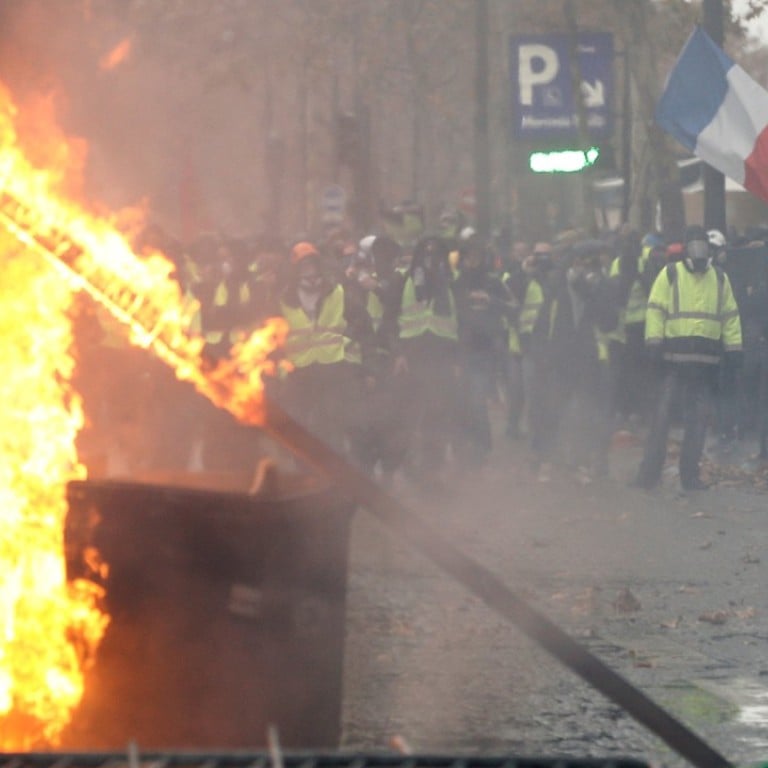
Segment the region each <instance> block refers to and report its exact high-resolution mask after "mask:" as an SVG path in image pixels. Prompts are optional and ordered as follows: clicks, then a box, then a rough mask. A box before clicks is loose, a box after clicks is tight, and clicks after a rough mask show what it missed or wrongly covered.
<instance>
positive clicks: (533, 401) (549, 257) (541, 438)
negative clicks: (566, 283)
mask: <svg viewBox="0 0 768 768" xmlns="http://www.w3.org/2000/svg"><path fill="white" fill-rule="evenodd" d="M554 271H555V270H554V261H553V254H552V246H551V245H550V244H549V243H547V242H544V241H540V242H538V243H536V244H535V245H534V246H533V253H532V254H531V255H530V256H529V257H528V258H526V259H525V261H523V272H524V273H525V275H526V286H525V292H524V294H523V302H522V305H521V307H520V314H519V316H518V321H517V331H518V337H519V340H520V351H521V354H522V370H523V397H524V399H525V406H524V407H525V409H526V411H527V421H528V433H529V439H530V444H531V450H532V452H533V455H534V459H533V464H534V469H536V470H538V469H540V468H541V466H540V465H541V464H542V463H543V452H544V444H545V433H546V421H547V413H546V408H547V402H546V397H545V391H546V386H547V381H546V376H547V374H546V365H545V363H546V352H547V347H548V345H549V339H548V324H549V311H548V309H549V303H550V300H551V290H550V288H551V282H552V279H551V278H552V275H553V274H554ZM541 469H542V478H541V479H542V480H546V479H547V478H546V475H547V474H548V468H547V467H546V466H545V467H543V468H541Z"/></svg>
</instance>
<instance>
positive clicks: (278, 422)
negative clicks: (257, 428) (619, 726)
mask: <svg viewBox="0 0 768 768" xmlns="http://www.w3.org/2000/svg"><path fill="white" fill-rule="evenodd" d="M265 413H266V422H265V424H264V427H263V428H264V429H265V430H266V431H267V432H268V433H269V434H270V435H271V436H272V437H273V438H275V439H276V440H278V441H279V442H280V443H282V444H283V445H284V446H285V447H286V448H288V449H289V450H291V451H292V452H293V453H294V454H295V455H296V456H297V457H298V458H300V459H301V460H303V461H304V462H305V463H306V464H308V465H309V466H311V467H312V468H314V469H315V470H317V471H320V472H321V473H322V474H324V475H326V476H327V477H328V478H330V479H331V480H332V481H333V482H334V483H335V484H336V486H337V488H338V490H339V492H340V493H341V494H342V495H343V496H344V497H345V498H347V499H349V500H351V501H353V502H354V503H356V504H358V505H360V506H362V507H365V508H366V509H367V510H368V511H369V512H370V513H372V514H373V515H375V516H376V517H377V518H378V519H379V520H381V521H382V522H383V523H385V524H386V525H387V526H388V527H389V528H390V529H392V530H393V531H395V532H396V533H397V534H399V535H401V536H403V537H404V538H405V539H406V540H407V541H408V542H409V543H410V544H411V546H413V547H414V548H415V549H416V550H418V551H419V552H421V554H423V555H424V556H426V557H427V558H428V559H429V560H430V561H431V562H432V563H434V564H435V565H437V566H438V567H439V568H441V569H442V570H443V571H444V572H446V573H447V574H448V575H450V576H451V577H453V578H454V579H455V580H456V581H457V582H458V583H459V584H461V585H462V586H463V587H464V588H465V589H467V590H468V591H470V592H472V593H473V594H474V595H475V596H476V597H479V598H480V599H481V600H482V601H483V602H484V603H485V604H486V605H487V606H489V607H490V608H492V609H493V610H494V611H496V612H497V613H498V614H500V615H501V616H503V617H504V618H505V619H507V620H508V621H510V622H511V623H512V624H514V625H515V626H517V628H518V629H519V630H521V631H522V632H523V633H524V634H525V635H527V636H528V637H529V638H530V639H531V640H533V641H534V642H536V643H537V644H538V645H540V646H542V647H543V648H544V649H546V650H547V651H548V652H549V653H550V654H551V655H552V656H554V657H555V658H556V659H558V660H559V661H560V662H562V663H563V664H564V665H565V666H566V667H568V668H569V669H570V670H571V671H573V672H575V673H576V674H577V675H579V676H580V677H581V678H583V679H584V680H585V681H586V682H587V683H589V684H590V685H591V686H592V687H594V688H595V689H597V690H598V691H600V693H602V694H603V695H604V696H606V697H607V698H608V699H610V700H611V701H613V702H614V703H615V704H618V706H620V707H621V708H622V709H624V710H625V711H626V712H627V713H628V714H629V715H631V716H632V717H633V718H634V719H635V720H637V721H638V722H639V723H641V724H642V725H644V726H645V727H646V728H647V729H648V730H649V731H651V732H652V733H653V734H654V735H655V736H657V737H658V738H659V739H661V740H662V741H663V742H665V743H666V744H667V745H668V746H669V747H671V748H672V749H673V750H675V751H676V752H677V753H678V754H680V755H681V756H682V757H684V758H686V759H687V760H688V761H689V762H690V763H692V764H693V765H695V766H698V768H725V767H726V766H730V765H731V763H730V762H729V761H728V760H726V758H725V757H723V756H722V755H721V754H719V753H718V752H717V751H715V750H714V749H713V748H712V747H710V746H709V745H708V744H707V743H706V742H705V741H704V740H703V739H702V738H701V737H700V736H698V735H697V734H696V733H694V732H693V731H691V730H690V729H689V728H687V727H686V726H685V725H684V724H683V723H681V722H680V721H679V720H677V719H676V718H674V717H673V716H672V715H671V714H669V713H668V712H667V711H666V710H664V709H662V707H660V706H659V705H658V704H656V703H655V702H654V701H653V700H651V699H650V698H648V697H647V696H646V695H645V694H644V693H642V692H641V691H640V690H638V689H637V688H635V687H634V686H633V685H632V684H631V683H629V682H628V681H627V680H625V679H624V678H623V677H621V675H619V674H618V673H616V672H614V671H613V670H612V669H611V668H610V667H608V666H606V665H605V664H604V663H603V662H602V661H600V660H599V659H598V658H597V657H596V656H593V655H592V654H591V653H590V652H589V651H588V650H587V649H586V648H584V647H583V646H582V645H580V644H579V643H577V642H576V641H575V640H573V639H572V638H571V637H570V636H569V635H568V634H566V633H565V632H564V631H563V630H561V629H560V628H559V627H558V626H557V625H555V624H554V623H553V622H552V621H550V620H549V619H548V618H547V617H546V616H544V615H543V614H541V613H539V612H538V611H537V610H536V609H534V608H533V607H531V606H530V605H529V604H528V603H527V602H526V601H525V600H523V599H522V598H521V597H519V596H518V595H516V594H515V593H514V592H513V591H512V590H510V589H509V587H507V586H506V585H505V584H504V583H503V582H502V581H501V580H500V579H499V577H498V576H496V575H495V574H494V573H493V572H491V571H490V570H489V569H488V568H486V567H485V566H483V565H482V564H481V563H479V562H478V561H477V560H474V559H473V558H471V557H470V556H469V555H467V554H465V553H464V552H462V551H461V550H460V549H458V548H457V547H456V546H455V545H454V544H453V543H452V542H451V541H450V540H449V539H447V538H446V537H444V536H442V535H441V534H440V532H439V531H437V530H435V529H434V528H432V527H430V526H429V525H427V524H426V523H424V522H423V521H422V520H421V519H420V518H419V517H418V516H417V515H415V514H414V513H413V512H411V511H410V510H408V509H407V508H406V507H405V506H403V505H402V504H401V503H400V502H398V501H397V500H396V499H395V498H394V497H393V496H391V495H390V494H388V493H387V492H386V491H384V490H383V489H382V488H381V487H380V486H379V485H378V484H377V483H376V482H375V481H373V480H372V479H371V478H370V477H368V475H366V474H365V473H364V472H362V471H360V470H358V469H357V468H356V467H354V466H352V465H351V464H350V463H349V462H348V461H347V460H346V459H344V458H343V457H342V456H340V455H339V454H337V453H336V452H335V451H333V450H332V449H331V448H329V447H328V446H327V445H326V444H325V443H324V442H323V441H322V440H320V439H319V438H317V437H315V436H314V435H313V434H311V433H310V432H308V431H307V430H306V429H304V427H302V426H301V425H300V424H299V423H298V422H297V421H296V420H295V419H294V418H293V417H291V416H290V415H289V414H288V413H287V412H286V411H285V410H284V409H283V408H281V407H280V406H279V405H278V404H277V403H275V402H273V401H268V402H267V403H266V407H265Z"/></svg>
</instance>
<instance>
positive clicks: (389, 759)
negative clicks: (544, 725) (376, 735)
mask: <svg viewBox="0 0 768 768" xmlns="http://www.w3.org/2000/svg"><path fill="white" fill-rule="evenodd" d="M281 757H282V760H283V762H284V763H285V765H286V766H287V767H288V768H304V767H305V766H307V765H314V766H317V768H648V764H647V763H645V762H642V761H640V760H634V759H631V758H621V759H608V760H602V759H600V758H574V759H568V758H562V757H556V758H550V757H542V756H539V757H512V756H508V755H504V756H501V757H471V758H469V757H457V756H453V755H408V756H407V757H406V758H405V759H403V756H401V755H397V754H386V753H385V754H375V753H374V754H370V755H368V754H365V755H360V754H358V753H352V754H345V753H343V752H342V753H336V754H325V753H320V754H314V753H308V752H297V753H291V752H288V753H285V754H283V755H282V756H281ZM3 758H5V760H3ZM138 758H139V765H140V766H141V768H147V766H156V765H167V766H177V767H178V768H181V767H182V766H183V767H184V768H204V766H211V765H213V766H216V768H243V766H248V767H249V768H250V767H252V766H258V768H273V767H272V759H271V757H270V755H268V754H267V753H262V752H259V753H244V752H230V753H228V752H222V753H219V752H216V753H209V752H203V753H197V752H177V753H171V752H162V753H158V752H147V753H139V755H138ZM61 761H66V763H67V765H71V766H73V768H108V767H109V766H112V767H114V766H125V765H127V759H126V755H125V754H124V753H115V752H72V753H69V752H28V753H8V754H6V755H0V766H2V768H11V766H13V767H14V768H53V766H55V765H58V764H60V763H61Z"/></svg>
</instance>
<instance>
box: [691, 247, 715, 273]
mask: <svg viewBox="0 0 768 768" xmlns="http://www.w3.org/2000/svg"><path fill="white" fill-rule="evenodd" d="M711 263H712V254H711V253H710V250H709V243H707V242H706V241H705V240H691V241H690V242H689V243H686V246H685V264H686V266H687V267H688V269H690V270H691V272H706V271H707V269H708V268H709V265H710V264H711Z"/></svg>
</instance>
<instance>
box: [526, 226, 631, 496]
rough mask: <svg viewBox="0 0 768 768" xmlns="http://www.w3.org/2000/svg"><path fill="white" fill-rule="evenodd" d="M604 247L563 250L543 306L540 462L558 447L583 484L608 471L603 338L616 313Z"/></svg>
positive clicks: (592, 244)
mask: <svg viewBox="0 0 768 768" xmlns="http://www.w3.org/2000/svg"><path fill="white" fill-rule="evenodd" d="M604 248H605V244H604V243H602V242H601V241H599V240H586V241H582V242H578V243H575V244H574V245H572V246H571V247H570V248H569V249H568V252H567V255H566V260H565V262H564V264H563V265H562V267H561V268H560V269H559V270H558V277H557V280H556V284H555V287H554V292H553V296H552V302H551V304H550V307H549V316H550V319H549V347H548V350H547V358H546V363H545V371H546V381H545V383H544V384H543V386H545V387H546V396H547V398H548V401H547V408H546V411H547V413H546V430H545V435H544V445H543V452H544V462H545V463H548V462H549V461H551V460H552V458H553V457H554V455H555V454H556V452H557V451H558V449H560V451H561V452H562V454H563V458H564V459H565V462H566V465H567V466H570V467H571V468H573V469H574V470H576V471H577V473H578V478H579V480H580V481H581V482H585V483H586V482H591V480H592V479H593V477H594V476H596V475H604V474H605V473H606V472H607V469H608V467H607V459H608V457H607V447H608V446H607V443H606V440H605V437H606V433H607V421H608V417H609V414H610V402H609V399H608V396H607V393H606V392H605V388H604V386H603V382H604V380H605V378H604V367H605V365H607V361H608V348H607V344H606V343H605V334H608V333H610V332H611V331H613V330H614V329H615V328H616V326H617V324H618V314H619V313H618V302H617V300H616V294H615V291H614V290H613V286H612V284H611V282H610V280H609V278H608V277H606V275H605V274H604V271H603V267H602V264H601V261H600V256H601V253H602V251H603V249H604ZM566 426H567V427H568V429H565V427H566ZM547 469H548V468H547V467H544V473H545V474H546V472H547ZM541 479H546V477H542V478H541Z"/></svg>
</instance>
